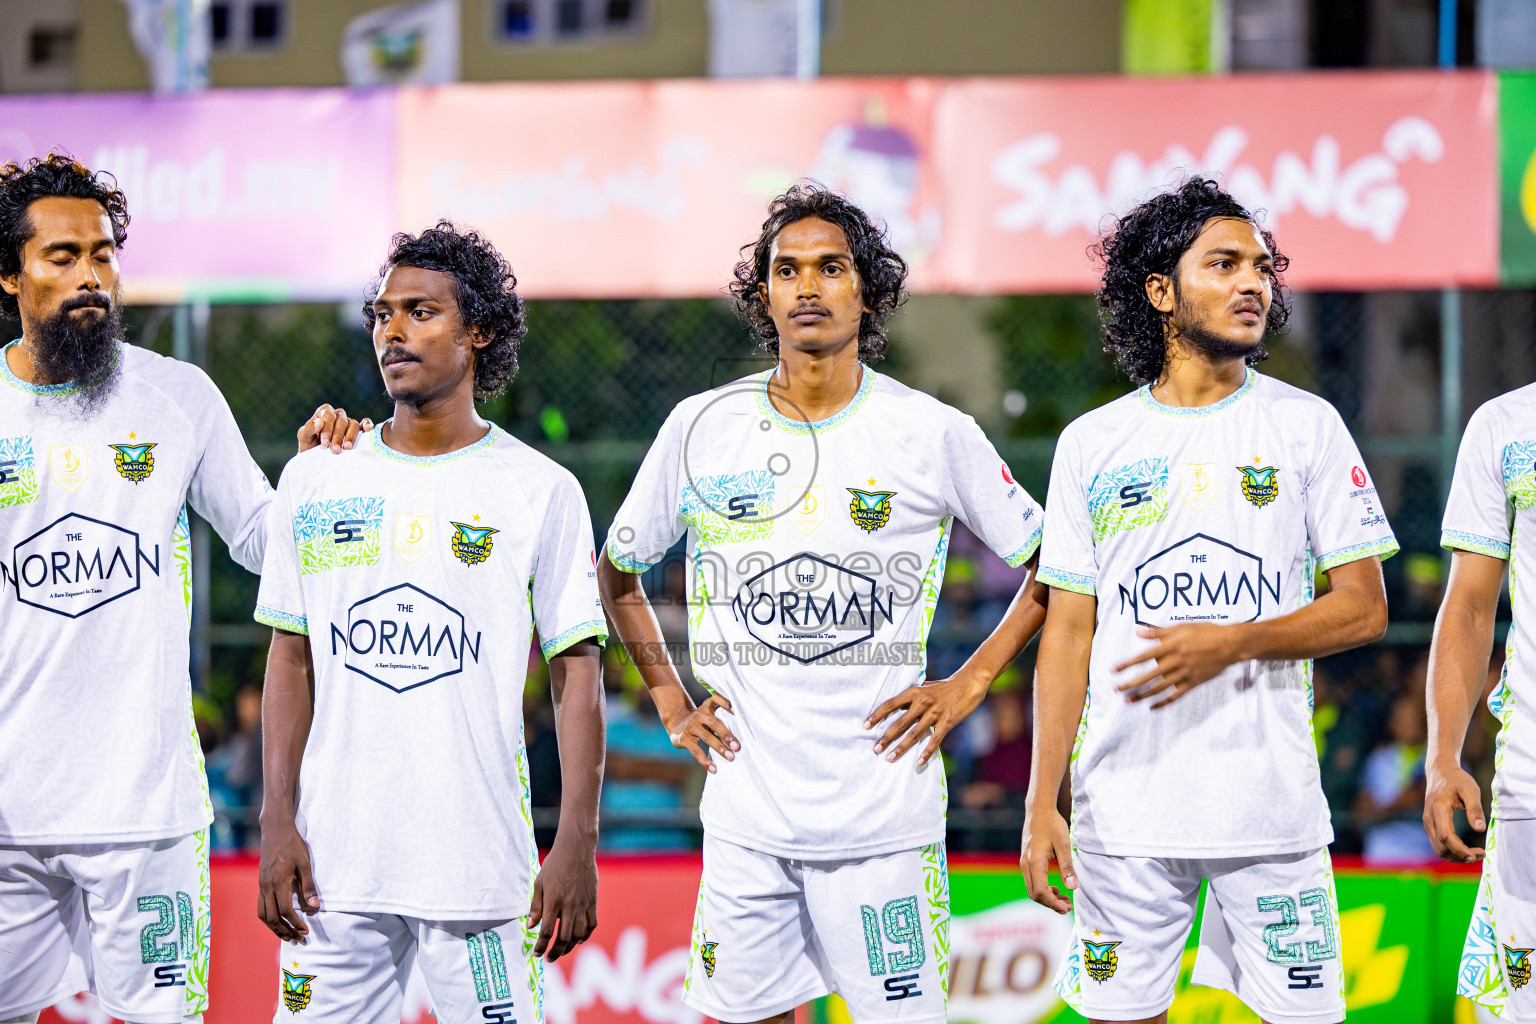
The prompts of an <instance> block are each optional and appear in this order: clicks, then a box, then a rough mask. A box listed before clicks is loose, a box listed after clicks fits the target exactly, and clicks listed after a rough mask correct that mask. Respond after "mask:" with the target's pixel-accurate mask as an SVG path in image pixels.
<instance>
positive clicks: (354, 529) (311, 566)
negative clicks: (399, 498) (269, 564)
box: [293, 497, 384, 576]
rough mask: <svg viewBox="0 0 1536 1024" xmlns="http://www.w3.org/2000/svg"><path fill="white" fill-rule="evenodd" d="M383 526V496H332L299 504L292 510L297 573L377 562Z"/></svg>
mask: <svg viewBox="0 0 1536 1024" xmlns="http://www.w3.org/2000/svg"><path fill="white" fill-rule="evenodd" d="M383 526H384V499H383V498H373V497H367V498H332V499H327V500H323V501H312V502H309V503H308V504H305V505H300V506H299V507H298V508H297V509H295V510H294V513H293V540H294V544H295V545H297V547H298V549H299V572H300V573H301V574H302V575H305V576H309V575H312V574H314V573H320V572H330V571H331V570H332V569H344V568H350V567H354V566H364V565H378V564H379V550H380V540H379V538H380V534H381V533H382V532H383Z"/></svg>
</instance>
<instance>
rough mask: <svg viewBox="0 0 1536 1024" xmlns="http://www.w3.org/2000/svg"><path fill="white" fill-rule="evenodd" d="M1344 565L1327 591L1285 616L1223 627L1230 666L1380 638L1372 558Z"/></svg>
mask: <svg viewBox="0 0 1536 1024" xmlns="http://www.w3.org/2000/svg"><path fill="white" fill-rule="evenodd" d="M1362 561H1363V562H1365V563H1367V564H1364V565H1361V564H1360V563H1352V565H1351V566H1350V567H1345V566H1340V567H1339V569H1336V570H1334V572H1335V573H1339V572H1340V570H1344V569H1346V568H1348V569H1349V571H1348V572H1347V573H1345V576H1346V577H1347V578H1345V579H1335V580H1334V585H1333V589H1331V590H1330V591H1329V592H1328V593H1326V594H1324V595H1322V596H1321V597H1319V598H1318V599H1317V600H1315V601H1313V602H1311V603H1310V604H1308V605H1307V606H1306V607H1304V608H1300V609H1298V610H1296V611H1294V612H1291V613H1290V614H1289V615H1282V616H1280V617H1278V618H1274V619H1264V620H1261V621H1259V622H1246V623H1243V624H1241V625H1237V626H1231V627H1229V628H1230V630H1231V638H1232V650H1231V654H1232V660H1231V664H1236V663H1237V662H1240V661H1248V660H1252V659H1258V660H1261V661H1294V660H1301V659H1304V658H1322V657H1326V656H1327V655H1330V654H1337V653H1339V652H1340V651H1347V650H1350V649H1351V648H1354V647H1359V646H1361V645H1362V644H1368V643H1374V642H1375V641H1377V640H1380V639H1381V637H1382V635H1383V634H1384V633H1385V632H1386V629H1387V597H1386V591H1385V589H1384V587H1383V585H1382V582H1381V565H1380V562H1379V561H1377V560H1376V559H1374V558H1373V559H1365V560H1362Z"/></svg>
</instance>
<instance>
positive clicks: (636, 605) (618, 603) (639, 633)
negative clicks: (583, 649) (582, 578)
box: [597, 552, 694, 723]
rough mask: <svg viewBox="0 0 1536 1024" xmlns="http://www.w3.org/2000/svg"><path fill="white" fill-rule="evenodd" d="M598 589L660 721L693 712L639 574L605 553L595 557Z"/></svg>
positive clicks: (605, 609)
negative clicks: (623, 566)
mask: <svg viewBox="0 0 1536 1024" xmlns="http://www.w3.org/2000/svg"><path fill="white" fill-rule="evenodd" d="M597 588H598V591H599V592H600V593H601V594H602V598H603V611H604V612H606V613H607V615H608V621H609V622H611V623H613V630H614V632H615V633H616V634H618V638H619V642H620V643H622V644H623V645H624V649H625V650H626V651H628V652H629V656H630V659H631V660H633V661H634V663H635V667H636V668H637V669H639V671H640V678H641V679H642V680H644V681H645V686H646V689H648V690H650V692H651V699H652V700H653V701H655V703H656V711H657V713H658V714H659V715H660V716H661V720H662V721H663V722H667V723H670V722H673V721H675V719H676V716H679V715H682V716H687V715H688V714H689V713H690V712H692V711H693V707H694V705H693V698H691V697H689V696H688V691H687V690H686V689H684V688H683V681H682V679H681V678H679V677H678V674H677V669H675V668H673V667H672V659H671V658H670V657H668V655H667V644H666V638H665V636H664V635H663V634H662V632H661V623H659V622H657V621H656V612H655V610H654V609H652V608H651V602H650V600H649V599H648V598H647V597H646V596H645V588H644V587H643V586H641V585H640V575H639V574H638V573H632V572H625V571H624V570H623V569H620V568H619V567H618V566H616V565H614V564H613V563H612V562H611V561H609V560H608V555H607V553H606V552H605V553H604V554H603V556H602V557H601V558H599V559H598V560H597Z"/></svg>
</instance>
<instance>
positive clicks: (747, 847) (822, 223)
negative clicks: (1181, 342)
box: [598, 185, 1044, 1024]
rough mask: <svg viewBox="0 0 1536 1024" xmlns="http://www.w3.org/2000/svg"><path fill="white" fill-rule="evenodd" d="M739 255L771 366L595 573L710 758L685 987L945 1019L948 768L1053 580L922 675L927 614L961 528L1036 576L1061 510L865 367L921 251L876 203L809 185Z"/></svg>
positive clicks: (743, 1001)
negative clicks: (671, 627)
mask: <svg viewBox="0 0 1536 1024" xmlns="http://www.w3.org/2000/svg"><path fill="white" fill-rule="evenodd" d="M744 256H745V258H744V259H743V261H742V262H741V263H740V264H739V265H738V267H737V270H736V283H735V284H734V285H733V286H732V288H733V291H734V294H735V296H736V300H737V304H738V308H739V309H740V311H741V312H742V314H743V316H744V318H745V319H746V321H747V323H748V324H749V325H750V326H751V327H752V328H753V330H754V331H755V332H756V333H757V334H758V336H759V337H760V338H761V339H762V340H763V342H764V343H765V345H766V347H767V349H768V351H769V352H770V353H771V354H772V355H773V356H774V357H775V358H776V361H777V365H776V366H775V367H774V368H773V369H772V370H769V371H767V372H764V373H759V374H754V375H752V376H749V377H746V378H743V379H741V380H738V381H735V382H733V383H731V384H727V385H724V386H722V387H719V388H716V389H714V390H713V391H708V392H705V393H703V394H700V395H695V396H693V397H691V398H688V399H686V400H684V401H683V402H681V403H679V405H678V406H677V408H676V409H675V410H674V411H673V412H672V414H671V416H670V417H668V419H667V421H666V423H665V425H664V426H663V427H662V429H661V432H660V435H659V436H658V437H657V439H656V441H655V443H654V444H653V445H652V447H651V450H650V452H649V453H648V454H647V455H646V458H645V462H644V464H643V465H642V466H641V467H640V471H639V473H638V475H637V476H636V478H635V482H634V485H633V487H632V488H631V490H630V493H629V496H628V497H627V498H626V499H625V501H624V504H623V507H622V508H621V509H620V510H619V512H618V515H617V516H616V517H615V519H614V522H613V525H612V527H611V529H610V530H609V534H608V542H607V545H606V551H605V557H604V558H603V559H601V560H600V561H599V565H598V576H599V584H600V585H601V587H602V590H603V594H604V599H605V607H606V608H607V610H608V614H609V618H610V619H611V620H612V622H613V623H614V626H615V628H616V630H617V631H618V634H619V636H620V637H621V638H622V639H623V641H624V642H625V644H626V645H627V647H628V648H629V650H630V652H631V653H632V655H633V656H634V658H635V660H636V662H637V663H638V665H639V668H640V672H641V674H642V676H643V677H644V679H645V682H646V685H647V686H648V687H649V688H650V692H651V694H652V695H653V696H654V698H655V701H656V707H657V710H658V711H659V713H660V715H661V718H662V721H663V722H664V723H665V724H666V727H667V730H668V732H669V733H670V734H671V737H672V742H673V743H674V744H675V745H676V746H678V747H680V748H682V749H685V750H688V751H690V752H691V753H693V754H694V756H695V757H697V758H698V760H699V761H700V763H701V764H703V765H704V766H705V767H706V768H707V769H708V772H709V775H708V781H707V783H706V785H705V789H704V795H703V800H702V803H701V807H700V816H701V817H702V819H703V823H704V873H703V879H702V880H701V882H700V887H699V898H698V904H697V909H696V913H695V919H694V936H693V950H692V956H691V959H690V963H689V968H688V975H687V981H686V984H685V989H684V996H683V1000H684V1002H685V1003H687V1004H688V1005H689V1006H691V1007H693V1008H694V1009H697V1010H699V1011H701V1012H703V1013H707V1014H709V1015H710V1016H713V1017H715V1018H717V1019H719V1020H723V1021H728V1022H748V1021H765V1022H766V1021H773V1022H778V1024H783V1022H788V1021H789V1020H790V1019H791V1017H792V1015H793V1013H794V1009H795V1007H797V1006H799V1005H801V1004H803V1003H805V1002H807V1001H809V1000H811V999H814V998H816V997H818V996H821V995H825V994H827V993H829V992H837V993H839V994H840V995H841V996H842V997H843V999H844V1000H845V1001H846V1002H847V1004H848V1007H849V1009H850V1011H851V1013H852V1015H853V1019H854V1020H855V1021H857V1022H859V1024H879V1022H896V1021H901V1022H925V1024H939V1022H941V1021H943V1020H944V1017H945V1003H946V992H947V985H948V964H949V961H948V955H949V940H948V921H949V902H948V892H949V888H948V874H947V869H946V860H945V854H944V811H945V800H946V796H945V788H944V777H943V769H942V762H940V761H934V760H931V758H932V757H933V754H934V753H935V751H936V750H937V749H938V745H939V743H940V741H941V740H942V739H943V737H944V735H945V733H947V732H948V731H949V730H950V728H951V727H953V726H954V725H955V723H957V722H959V721H960V720H961V719H963V718H964V717H965V716H966V715H967V714H969V713H970V712H971V711H972V710H974V709H975V707H976V706H977V704H978V703H979V702H980V701H981V699H982V697H983V696H984V695H985V694H986V691H987V687H988V685H989V684H990V683H991V681H992V680H993V679H994V678H995V677H996V676H997V674H998V673H999V672H1001V671H1002V670H1003V669H1004V668H1006V667H1007V665H1008V664H1009V663H1010V662H1011V661H1012V660H1013V659H1014V658H1015V657H1016V656H1017V655H1018V653H1019V651H1020V650H1021V649H1022V648H1023V647H1024V645H1025V644H1026V643H1027V642H1028V641H1029V640H1030V639H1031V638H1032V637H1033V636H1034V634H1035V632H1036V631H1037V630H1038V628H1039V625H1040V622H1041V621H1042V619H1043V616H1044V607H1043V598H1044V591H1043V589H1042V588H1039V587H1038V586H1036V585H1035V584H1034V583H1033V582H1032V580H1031V579H1030V578H1029V577H1028V576H1026V579H1025V581H1024V583H1023V585H1022V586H1021V588H1020V591H1019V594H1018V596H1017V597H1016V598H1015V600H1014V602H1013V604H1012V606H1011V607H1010V608H1009V610H1008V612H1007V614H1006V616H1005V618H1004V620H1003V621H1002V623H1001V624H1000V625H999V626H998V628H997V630H996V631H995V632H994V633H993V634H992V636H991V637H990V638H988V640H987V641H986V642H985V643H984V644H983V645H982V646H981V648H980V649H979V650H978V651H977V652H976V654H975V655H974V656H973V657H972V658H971V659H970V660H969V661H967V662H966V664H965V665H964V666H963V667H962V668H961V669H960V671H959V672H957V673H956V674H955V675H954V676H953V677H952V678H950V679H945V680H938V681H935V682H933V683H927V684H925V682H924V676H925V667H926V655H925V650H926V642H927V635H928V628H929V625H930V623H931V622H932V618H933V610H934V606H935V602H936V601H937V598H938V593H939V589H940V586H941V582H942V578H943V572H944V560H945V554H946V552H947V550H948V543H949V535H950V528H951V526H952V524H953V522H954V520H955V519H957V518H958V519H959V520H961V521H962V522H964V523H965V525H966V526H968V527H969V528H970V529H971V530H972V531H973V532H975V533H976V534H977V535H978V536H979V537H980V538H981V539H982V541H984V542H985V543H986V544H987V546H988V547H990V548H991V549H992V550H993V551H994V552H996V553H997V554H998V555H999V556H1000V557H1002V558H1004V559H1006V560H1007V561H1008V563H1009V564H1010V565H1013V566H1015V567H1017V566H1023V565H1029V566H1031V567H1032V566H1033V556H1034V552H1035V548H1036V546H1037V544H1038V543H1039V531H1040V522H1041V518H1042V513H1041V511H1040V508H1039V506H1038V505H1036V504H1035V502H1034V501H1033V500H1032V499H1031V498H1030V497H1029V495H1028V494H1027V493H1026V492H1025V491H1024V490H1023V488H1021V487H1020V486H1019V485H1018V484H1017V483H1015V482H1014V480H1013V477H1012V475H1011V474H1010V473H1009V470H1008V467H1007V466H1006V465H1005V464H1004V463H1003V461H1002V460H1001V459H1000V458H999V457H998V455H997V452H996V450H995V449H994V448H993V447H992V445H991V444H990V443H989V442H988V441H987V439H986V437H985V435H983V434H982V432H981V429H980V428H979V427H978V426H977V425H976V423H975V421H974V420H972V419H971V418H970V417H969V416H966V415H964V414H963V413H960V412H958V411H957V410H955V409H952V408H950V407H949V406H946V405H944V404H943V403H941V402H939V401H937V400H935V399H933V398H931V397H929V396H928V395H925V394H923V393H921V392H918V391H914V390H912V389H910V388H907V387H905V386H903V385H901V384H898V383H897V382H895V381H894V380H892V379H890V378H889V377H884V376H881V375H879V374H877V373H875V371H874V370H873V369H872V368H871V367H870V364H871V363H873V362H874V361H875V360H877V359H878V358H880V356H881V355H882V354H883V353H884V351H885V346H886V332H885V325H886V320H887V318H888V317H889V316H890V315H891V313H892V312H893V311H894V310H895V309H896V308H897V306H898V305H899V304H900V302H901V300H902V298H903V292H902V285H903V282H904V279H905V276H906V264H905V263H904V262H903V261H902V259H901V257H900V256H899V255H898V254H897V253H896V252H894V251H893V250H892V249H891V247H890V244H889V242H888V241H887V240H886V238H885V236H884V233H883V232H882V231H881V230H880V229H879V228H877V227H876V226H874V225H873V224H871V222H870V220H869V218H868V217H867V216H866V215H865V214H864V212H863V211H862V210H860V209H859V208H858V207H856V206H855V205H853V204H852V203H850V202H849V201H848V200H847V199H846V198H844V197H842V196H840V195H837V194H836V193H833V192H830V191H827V190H825V189H822V188H820V187H817V186H812V185H801V186H797V187H795V188H793V189H791V190H790V191H789V192H788V193H786V194H785V195H783V196H780V197H779V198H777V199H776V200H774V202H773V203H772V204H771V206H770V208H769V216H768V219H767V221H766V222H765V223H764V224H763V229H762V233H761V235H760V236H759V238H758V239H757V241H756V242H755V243H754V244H752V245H750V246H748V247H747V249H745V250H744ZM685 534H686V535H687V538H688V568H689V571H690V581H689V598H688V599H689V639H690V654H691V657H692V660H693V670H694V674H695V676H696V677H697V678H698V679H699V680H700V681H701V682H703V683H704V685H705V686H706V687H708V689H709V690H710V696H709V697H708V698H707V699H706V700H705V701H704V702H703V703H702V704H701V705H699V706H697V707H695V706H694V704H693V701H692V700H691V699H690V698H689V696H688V694H687V692H686V691H685V690H684V689H683V687H682V684H681V683H680V681H679V679H678V676H677V672H676V670H675V669H674V668H673V667H672V664H671V662H670V661H669V660H668V658H667V657H666V653H665V651H666V649H665V647H664V645H663V641H662V634H661V631H660V629H659V627H658V625H657V621H656V618H655V616H654V614H653V613H652V611H651V608H650V606H649V604H648V603H647V602H646V597H645V593H644V591H643V590H642V589H641V586H640V576H639V575H638V574H639V573H642V572H644V571H645V570H646V569H647V568H648V567H650V566H652V565H655V564H657V563H658V562H660V561H661V559H662V557H663V555H664V554H665V553H666V552H667V550H668V549H669V548H671V546H672V545H673V544H674V543H675V542H676V541H677V540H678V539H679V538H680V537H682V536H684V535H685ZM893 717H894V721H890V722H889V723H888V724H887V721H888V719H891V718H893ZM727 720H729V724H727ZM877 727H880V728H882V733H881V734H880V735H879V736H878V738H876V736H875V735H873V734H872V733H871V732H870V730H873V729H875V728H877ZM923 739H926V740H927V743H926V745H925V746H924V748H923V749H922V751H921V754H920V756H918V757H917V759H916V761H915V762H914V761H913V760H912V759H906V760H902V759H901V758H902V755H903V754H904V753H906V752H907V751H908V750H909V749H911V748H912V747H913V746H914V745H916V744H917V743H918V742H919V741H921V740H923Z"/></svg>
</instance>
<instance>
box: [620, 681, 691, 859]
mask: <svg viewBox="0 0 1536 1024" xmlns="http://www.w3.org/2000/svg"><path fill="white" fill-rule="evenodd" d="M604 661H605V663H606V662H609V661H612V662H615V663H616V664H617V665H618V666H619V667H618V669H617V670H608V671H605V672H604V673H603V677H604V681H605V682H604V685H605V686H606V685H607V680H608V679H609V678H610V671H616V672H617V673H618V674H619V675H620V676H621V677H622V678H623V682H624V686H623V693H624V698H623V702H624V704H625V705H626V706H627V708H628V711H627V713H625V714H622V715H618V716H613V717H610V718H609V719H608V764H607V769H606V771H605V772H604V778H603V802H602V814H603V818H604V819H605V821H604V823H603V829H602V837H601V839H600V841H599V845H600V846H601V848H602V849H604V850H630V851H640V850H688V849H694V848H696V847H697V846H698V841H697V839H696V838H695V832H696V831H697V829H696V827H695V828H687V827H676V826H674V827H665V826H659V825H631V824H620V825H610V824H608V822H607V820H606V819H608V818H610V817H611V816H614V815H625V816H643V815H647V814H655V815H657V816H658V817H673V818H675V817H677V816H679V814H680V812H682V811H683V810H684V809H685V808H689V807H696V806H697V805H698V798H699V793H700V791H701V790H702V789H703V786H704V771H703V769H702V768H700V767H699V764H698V762H696V761H695V760H694V759H693V755H692V754H689V753H688V752H687V751H686V750H680V749H678V748H677V747H674V746H673V745H672V738H671V737H670V736H668V735H667V728H666V726H664V725H662V724H661V718H660V717H659V716H658V715H657V713H656V705H655V704H654V703H653V702H652V701H651V694H650V691H649V690H647V689H646V687H645V684H644V682H643V681H642V680H641V679H640V673H639V672H638V671H637V670H636V669H635V667H634V664H633V663H632V662H630V661H629V660H628V659H627V658H625V659H623V660H621V659H620V658H619V656H618V654H617V653H613V652H608V653H605V655H604Z"/></svg>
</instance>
